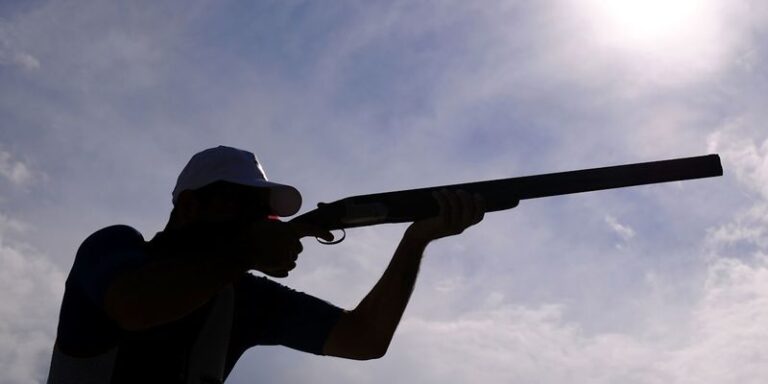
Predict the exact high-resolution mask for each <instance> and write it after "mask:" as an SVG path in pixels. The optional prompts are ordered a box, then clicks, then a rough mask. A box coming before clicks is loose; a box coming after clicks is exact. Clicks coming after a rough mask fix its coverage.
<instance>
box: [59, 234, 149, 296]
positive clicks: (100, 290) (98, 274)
mask: <svg viewBox="0 0 768 384" xmlns="http://www.w3.org/2000/svg"><path fill="white" fill-rule="evenodd" d="M144 245H145V242H144V238H143V237H142V236H141V234H140V233H139V232H138V231H137V230H135V229H133V228H131V227H129V226H126V225H115V226H111V227H107V228H104V229H101V230H99V231H97V232H96V233H94V234H92V235H91V236H89V237H88V238H87V239H85V241H83V244H82V245H80V248H79V249H78V251H77V256H76V257H75V262H74V264H73V265H72V270H71V271H70V273H69V278H68V279H67V284H68V285H69V284H75V285H77V286H78V287H79V288H80V289H81V290H82V291H83V293H84V294H85V296H86V297H87V298H88V299H89V300H90V301H91V302H92V303H94V304H95V305H97V306H99V307H101V306H102V305H103V303H104V296H105V294H106V291H107V289H108V288H109V286H110V284H111V283H112V281H114V279H115V278H116V277H117V276H119V275H120V274H122V273H124V272H125V271H128V270H130V269H132V268H135V267H137V266H139V265H142V264H143V263H145V262H146V260H147V253H146V251H145V246H144Z"/></svg>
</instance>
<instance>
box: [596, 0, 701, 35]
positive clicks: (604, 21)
mask: <svg viewBox="0 0 768 384" xmlns="http://www.w3.org/2000/svg"><path fill="white" fill-rule="evenodd" d="M590 2H591V3H592V4H593V8H592V9H593V12H594V13H595V16H597V18H598V22H599V24H600V25H602V26H603V27H605V29H604V31H603V32H604V33H608V34H612V36H613V37H614V38H617V39H624V40H625V41H626V42H628V43H634V44H638V45H644V44H653V43H662V44H663V43H668V42H676V41H677V42H681V41H682V40H686V39H690V38H693V37H695V35H696V33H697V31H698V29H699V27H700V26H701V24H702V23H703V22H704V21H705V20H706V18H707V13H708V9H709V4H708V3H709V1H707V0H590Z"/></svg>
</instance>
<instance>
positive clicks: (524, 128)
mask: <svg viewBox="0 0 768 384" xmlns="http://www.w3.org/2000/svg"><path fill="white" fill-rule="evenodd" d="M767 39H768V3H766V2H764V1H760V0H729V1H726V0H698V1H697V0H676V1H674V2H670V1H661V0H645V1H639V0H615V1H610V0H543V1H536V2H533V1H527V2H526V1H516V0H510V1H473V2H467V1H451V0H444V1H419V2H415V1H386V2H385V1H366V2H344V1H336V2H330V1H325V2H320V1H292V0H286V1H210V0H209V1H204V0H192V1H134V2H110V1H84V0H69V1H45V0H34V1H23V2H22V1H8V0H6V1H2V2H0V382H3V383H14V384H15V383H40V382H43V381H44V379H45V376H46V374H47V369H48V364H49V362H50V354H51V348H52V345H53V341H54V338H55V329H56V324H57V319H58V311H59V305H60V301H61V297H62V294H63V288H64V286H63V285H64V280H65V279H66V275H67V273H68V271H69V268H70V267H71V265H72V262H73V259H74V255H75V252H76V250H77V248H78V246H79V244H80V242H81V241H82V240H83V239H85V237H87V236H88V235H89V234H90V233H92V232H94V231H96V230H98V229H99V228H102V227H105V226H108V225H112V224H118V223H120V224H127V225H131V226H133V227H135V228H136V229H138V230H139V231H140V232H141V233H142V234H143V235H144V237H145V238H151V237H152V236H153V235H154V234H155V233H156V232H158V231H160V230H162V228H163V226H164V225H165V222H166V220H167V218H168V214H169V212H170V209H171V207H172V205H171V191H172V189H173V185H174V183H175V180H176V177H177V176H178V173H179V172H180V170H181V169H182V167H183V166H184V164H186V162H187V160H188V159H189V157H191V156H192V155H193V154H194V153H195V152H197V151H200V150H202V149H205V148H208V147H213V146H217V145H220V144H221V145H231V146H236V147H239V148H243V149H247V150H250V151H253V152H255V153H256V154H257V156H258V157H259V159H260V160H261V162H262V163H263V165H264V167H265V168H266V171H267V174H268V176H269V177H270V178H271V179H272V180H275V181H279V182H284V183H289V184H292V185H294V186H296V187H297V188H299V189H300V190H301V191H302V194H303V197H304V206H303V208H302V210H301V212H305V211H307V210H310V209H312V207H314V206H315V204H316V203H317V202H330V201H334V200H337V199H340V198H343V197H346V196H350V195H356V194H364V193H374V192H382V191H388V190H396V189H405V188H417V187H425V186H430V185H441V184H451V183H460V182H468V181H477V180H484V179H494V178H501V177H513V176H522V175H529V174H538V173H548V172H555V171H565V170H571V169H579V168H590V167H599V166H607V165H616V164H622V163H634V162H643V161H652V160H660V159H668V158H677V157H687V156H697V155H704V154H709V153H719V154H720V156H721V158H722V161H723V166H724V170H725V175H724V176H723V177H720V178H712V179H706V180H695V181H686V182H678V183H669V184H659V185H653V186H643V187H637V188H627V189H623V190H613V191H603V192H595V193H586V194H579V195H571V196H563V197H556V198H547V199H538V200H529V201H524V202H522V203H521V204H520V206H519V207H517V208H515V209H514V210H511V211H505V212H497V213H491V214H488V215H487V216H486V219H485V220H484V221H483V222H482V223H480V224H479V225H477V226H476V227H473V228H471V229H469V230H467V231H466V232H465V233H464V234H462V235H461V236H457V237H453V238H448V239H442V240H440V241H437V242H435V243H433V244H431V245H430V246H429V248H428V249H427V252H426V256H425V259H424V262H423V265H422V269H421V273H420V276H419V280H418V282H417V286H416V289H415V291H414V294H413V297H412V300H411V303H410V305H409V307H408V309H407V310H406V313H405V315H404V317H403V320H402V323H401V324H400V327H399V328H398V330H397V333H396V334H395V338H394V341H393V343H392V345H391V347H390V349H389V351H388V353H387V355H386V356H385V357H383V358H381V359H378V360H372V361H366V362H359V361H345V360H343V359H338V358H332V357H321V356H313V355H306V354H302V353H299V352H295V351H292V350H289V349H287V348H284V347H255V348H253V349H251V350H250V351H248V352H247V353H246V354H245V355H244V356H243V358H242V359H241V360H240V362H239V363H238V365H237V366H236V367H235V370H234V372H233V373H232V375H231V376H230V379H229V380H228V382H230V383H252V382H302V381H309V380H311V381H313V382H334V383H371V384H379V383H389V382H392V381H400V382H413V383H449V384H450V383H466V382H469V381H470V380H472V381H476V380H477V381H481V382H486V383H509V382H525V383H542V384H545V383H547V384H548V383H562V382H566V381H567V382H587V383H617V382H622V383H638V384H639V383H643V384H645V383H662V382H663V383H674V384H683V383H744V384H747V383H763V382H765V381H766V380H768V364H765V363H764V362H765V360H766V359H768V129H766V128H765V121H768V119H766V117H768V116H767V115H768V112H767V111H768V109H767V108H765V107H764V106H765V104H766V95H768V72H766V69H765V68H768V66H767V65H766V64H768V63H766V60H767V59H768V45H767V44H766V41H768V40H767ZM405 227H406V226H405V225H400V224H398V225H384V226H376V227H368V228H359V229H353V230H350V231H348V233H347V239H346V240H345V241H344V242H343V243H341V244H339V245H336V246H323V245H320V244H317V243H316V242H314V240H312V239H305V240H304V241H303V244H304V247H305V250H304V252H303V253H302V255H301V257H300V259H299V266H298V268H297V269H296V270H294V271H293V272H292V273H291V276H290V277H288V278H286V279H283V280H281V283H284V284H287V285H289V286H291V287H294V288H296V289H299V290H302V291H304V292H308V293H311V294H313V295H316V296H318V297H321V298H323V299H325V300H328V301H330V302H332V303H334V304H337V305H339V306H342V307H345V308H352V307H354V306H355V305H356V304H357V302H358V301H359V300H360V299H362V298H363V297H364V295H365V294H366V293H367V292H368V290H369V289H370V288H371V287H372V286H373V284H374V283H375V282H376V280H377V278H378V277H379V276H380V274H381V273H382V272H383V270H384V268H385V267H386V265H387V262H388V261H389V258H390V257H391V254H392V252H393V251H394V249H395V247H396V245H397V242H398V241H399V239H400V237H401V236H402V233H403V230H404V229H405Z"/></svg>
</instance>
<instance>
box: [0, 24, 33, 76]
mask: <svg viewBox="0 0 768 384" xmlns="http://www.w3.org/2000/svg"><path fill="white" fill-rule="evenodd" d="M12 31H13V30H12V29H11V27H10V25H9V24H8V23H5V22H3V21H2V20H1V19H0V66H2V65H12V66H15V67H17V68H19V69H24V70H36V69H39V68H40V61H39V60H38V59H37V58H36V57H34V56H32V55H31V54H29V53H28V52H24V51H21V50H19V49H17V48H16V47H15V45H16V42H15V39H14V34H13V33H12Z"/></svg>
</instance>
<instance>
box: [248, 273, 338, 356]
mask: <svg viewBox="0 0 768 384" xmlns="http://www.w3.org/2000/svg"><path fill="white" fill-rule="evenodd" d="M235 295H236V309H235V310H236V311H237V312H236V319H237V320H236V321H235V324H234V326H233V332H235V334H236V336H235V342H239V343H243V344H244V348H247V347H250V346H253V345H258V344H262V345H284V346H286V347H290V348H293V349H296V350H300V351H304V352H309V353H314V354H323V346H324V344H325V341H326V339H327V338H328V335H329V334H330V332H331V330H332V329H333V328H334V327H335V326H336V324H337V322H338V321H339V318H340V316H341V315H342V313H343V310H342V309H341V308H339V307H337V306H335V305H333V304H331V303H328V302H327V301H324V300H321V299H318V298H317V297H314V296H311V295H308V294H306V293H303V292H298V291H295V290H293V289H291V288H288V287H286V286H284V285H282V284H279V283H276V282H274V281H272V280H269V279H267V278H264V277H255V276H252V275H247V276H244V277H243V279H242V280H241V281H240V282H238V284H237V286H236V293H235Z"/></svg>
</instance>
